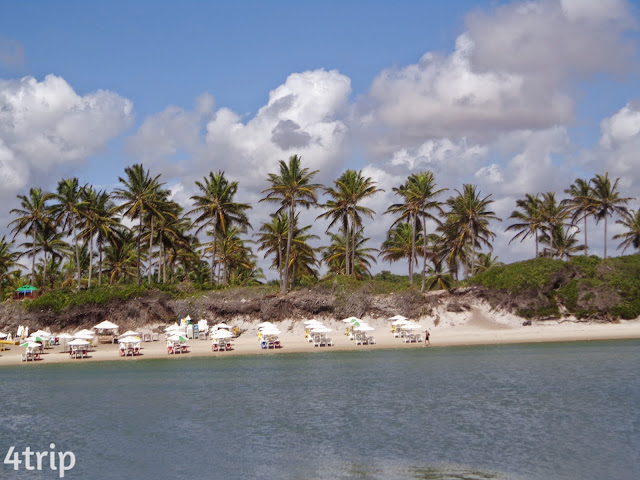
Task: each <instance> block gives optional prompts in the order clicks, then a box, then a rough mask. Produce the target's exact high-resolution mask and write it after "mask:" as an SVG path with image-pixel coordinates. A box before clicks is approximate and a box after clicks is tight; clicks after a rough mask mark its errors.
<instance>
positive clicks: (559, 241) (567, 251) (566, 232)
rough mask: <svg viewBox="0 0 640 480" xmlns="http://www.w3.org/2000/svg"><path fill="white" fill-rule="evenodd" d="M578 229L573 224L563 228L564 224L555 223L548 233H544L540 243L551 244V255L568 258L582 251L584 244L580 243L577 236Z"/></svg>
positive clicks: (560, 258)
mask: <svg viewBox="0 0 640 480" xmlns="http://www.w3.org/2000/svg"><path fill="white" fill-rule="evenodd" d="M578 233H580V229H578V228H576V227H575V226H573V227H569V228H565V227H564V225H562V224H560V225H556V226H555V227H554V228H553V229H552V230H551V232H549V234H547V235H545V236H544V237H543V238H542V239H541V240H540V241H541V243H544V244H548V245H551V255H552V256H553V257H554V258H557V259H559V260H568V259H569V258H571V257H575V256H576V254H577V253H579V252H582V251H584V249H585V248H586V247H585V246H584V245H580V243H579V240H578V238H577V236H578Z"/></svg>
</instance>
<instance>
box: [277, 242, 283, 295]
mask: <svg viewBox="0 0 640 480" xmlns="http://www.w3.org/2000/svg"><path fill="white" fill-rule="evenodd" d="M278 273H279V274H280V285H282V281H283V278H282V242H281V241H280V238H278Z"/></svg>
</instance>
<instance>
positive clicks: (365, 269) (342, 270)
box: [322, 229, 378, 279]
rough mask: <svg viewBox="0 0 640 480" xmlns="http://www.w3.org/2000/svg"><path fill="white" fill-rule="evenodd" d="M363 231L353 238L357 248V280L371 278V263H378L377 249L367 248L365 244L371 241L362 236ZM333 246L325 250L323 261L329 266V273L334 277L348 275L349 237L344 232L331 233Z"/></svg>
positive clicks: (355, 250)
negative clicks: (374, 254) (346, 263)
mask: <svg viewBox="0 0 640 480" xmlns="http://www.w3.org/2000/svg"><path fill="white" fill-rule="evenodd" d="M362 232H363V229H360V230H359V231H358V232H357V233H356V234H355V236H353V238H355V241H356V243H355V248H353V251H354V254H355V258H354V262H353V275H354V278H356V279H362V278H364V277H370V276H371V271H370V270H369V269H370V268H371V262H373V263H376V258H375V257H374V256H373V252H377V251H378V250H377V249H376V248H368V247H365V246H364V245H365V243H366V242H367V241H369V239H368V238H364V237H363V235H362ZM329 236H330V239H331V244H330V245H329V246H328V247H324V248H323V253H322V260H323V261H324V263H325V265H327V268H328V270H329V271H328V273H329V274H332V275H346V274H347V273H346V265H345V262H346V261H347V258H348V257H347V256H346V255H345V251H346V250H347V248H348V245H347V237H346V235H345V234H344V231H343V230H340V232H339V233H337V234H336V233H329Z"/></svg>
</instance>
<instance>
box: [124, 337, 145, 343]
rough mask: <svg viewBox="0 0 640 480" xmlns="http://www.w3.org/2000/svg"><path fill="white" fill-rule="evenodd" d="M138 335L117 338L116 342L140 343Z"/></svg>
mask: <svg viewBox="0 0 640 480" xmlns="http://www.w3.org/2000/svg"><path fill="white" fill-rule="evenodd" d="M140 342H141V340H140V337H124V338H121V339H119V340H118V343H140Z"/></svg>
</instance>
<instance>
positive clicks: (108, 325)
mask: <svg viewBox="0 0 640 480" xmlns="http://www.w3.org/2000/svg"><path fill="white" fill-rule="evenodd" d="M118 328H119V327H118V325H116V324H115V323H113V322H110V321H109V320H105V321H104V322H100V323H99V324H97V325H96V326H95V327H93V329H94V330H117V329H118Z"/></svg>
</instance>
